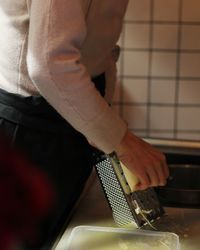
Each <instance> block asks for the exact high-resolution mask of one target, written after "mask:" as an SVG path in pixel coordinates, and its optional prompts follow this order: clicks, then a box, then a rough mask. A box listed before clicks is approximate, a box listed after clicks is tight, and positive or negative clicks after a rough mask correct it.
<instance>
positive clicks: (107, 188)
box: [94, 151, 164, 229]
mask: <svg viewBox="0 0 200 250" xmlns="http://www.w3.org/2000/svg"><path fill="white" fill-rule="evenodd" d="M94 161H95V163H94V165H95V168H96V171H97V175H98V177H99V179H100V183H101V185H102V187H103V190H104V193H105V195H106V198H107V200H108V203H109V205H110V207H111V210H112V214H113V219H114V221H115V222H116V224H117V225H119V226H126V225H130V224H134V225H135V226H136V227H137V228H144V227H145V226H146V225H147V228H149V227H150V228H153V229H156V228H155V226H154V224H155V223H154V222H155V221H157V220H158V219H159V218H160V217H161V216H162V215H163V214H164V209H163V208H162V206H161V205H160V202H159V200H158V198H157V195H156V193H155V191H154V189H153V188H148V189H146V190H144V191H134V192H132V191H131V189H130V187H129V185H128V183H127V179H126V177H125V175H124V172H123V169H122V167H121V165H120V162H119V160H118V158H117V156H116V154H114V153H113V154H111V155H107V154H104V153H102V152H100V151H95V152H94Z"/></svg>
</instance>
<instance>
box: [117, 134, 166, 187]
mask: <svg viewBox="0 0 200 250" xmlns="http://www.w3.org/2000/svg"><path fill="white" fill-rule="evenodd" d="M116 154H117V156H118V158H119V160H120V161H121V162H122V163H123V164H124V165H125V166H126V167H127V168H128V169H129V170H130V171H131V172H132V173H133V174H134V175H135V176H136V177H137V178H138V179H139V183H138V184H137V185H136V189H137V190H144V189H146V188H148V187H155V186H164V185H165V184H166V179H167V178H168V176H169V170H168V167H167V163H166V160H165V156H164V154H162V153H161V152H160V151H158V150H157V149H156V148H154V147H153V146H151V145H150V144H149V143H147V142H145V141H144V140H142V139H140V138H138V137H137V136H135V135H134V134H133V133H131V132H130V131H129V130H127V132H126V134H125V136H124V138H123V139H122V142H121V144H120V145H119V146H118V147H117V149H116Z"/></svg>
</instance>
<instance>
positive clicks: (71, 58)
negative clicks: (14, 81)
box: [27, 0, 126, 153]
mask: <svg viewBox="0 0 200 250" xmlns="http://www.w3.org/2000/svg"><path fill="white" fill-rule="evenodd" d="M86 33H87V27H86V23H85V17H84V13H83V9H82V6H81V2H80V1H79V0H77V1H75V0H68V1H66V0H59V1H57V0H43V1H41V0H34V1H32V3H31V7H30V23H29V34H28V36H29V40H28V53H27V65H28V71H29V75H30V78H31V80H32V81H33V83H34V84H35V86H36V87H37V89H38V91H39V92H40V93H41V95H42V96H44V97H45V98H46V100H47V101H48V102H49V103H50V104H51V105H52V106H53V107H54V108H55V109H56V110H57V111H58V112H59V113H60V115H62V116H63V117H64V118H65V119H66V120H67V121H68V122H69V123H70V124H71V125H72V126H73V127H74V128H75V129H76V130H78V131H79V132H81V133H82V134H83V135H84V136H85V137H86V138H87V139H88V140H90V141H91V142H93V143H94V144H95V145H96V146H97V147H98V148H99V149H101V150H102V151H104V152H106V153H110V152H112V151H113V150H115V147H117V146H118V145H119V143H120V141H121V139H122V137H123V136H124V134H125V131H126V124H125V122H124V121H123V120H122V119H121V118H120V117H119V116H118V115H117V114H115V113H114V112H113V111H112V110H111V108H110V107H109V106H108V105H107V103H106V101H105V100H104V99H103V98H102V97H101V96H100V94H99V93H98V91H97V90H96V89H95V87H94V85H93V84H92V82H91V80H90V76H89V74H88V72H87V69H86V68H85V67H84V65H83V64H82V63H81V53H80V50H81V46H82V44H83V42H84V39H85V37H86Z"/></svg>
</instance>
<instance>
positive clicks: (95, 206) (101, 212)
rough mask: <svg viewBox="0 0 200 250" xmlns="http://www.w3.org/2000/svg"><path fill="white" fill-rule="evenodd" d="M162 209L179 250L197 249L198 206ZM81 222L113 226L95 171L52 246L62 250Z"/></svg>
mask: <svg viewBox="0 0 200 250" xmlns="http://www.w3.org/2000/svg"><path fill="white" fill-rule="evenodd" d="M88 186H89V187H88ZM164 209H165V212H166V215H167V216H166V221H167V223H166V224H168V225H167V228H169V229H170V230H168V231H171V232H175V233H177V234H178V235H179V237H180V243H181V250H199V249H200V209H186V208H171V207H167V208H164ZM168 218H169V220H168ZM80 225H90V226H111V227H116V225H115V224H114V221H113V219H112V214H111V210H110V208H109V206H108V203H107V200H106V198H105V196H104V193H103V190H102V187H101V185H100V183H99V180H98V178H97V176H96V174H95V172H93V174H92V175H91V177H90V180H89V185H87V187H86V190H85V191H84V195H83V196H82V198H81V199H80V201H79V203H78V205H77V206H76V209H75V211H74V213H73V216H72V219H71V221H70V223H69V224H68V226H67V228H66V230H65V232H64V233H63V235H62V237H61V238H60V240H59V241H58V244H57V245H56V247H54V248H53V249H55V250H65V249H66V242H67V240H68V237H69V235H70V232H71V230H72V229H73V228H74V227H76V226H80ZM136 230H137V229H136ZM91 250H92V249H91Z"/></svg>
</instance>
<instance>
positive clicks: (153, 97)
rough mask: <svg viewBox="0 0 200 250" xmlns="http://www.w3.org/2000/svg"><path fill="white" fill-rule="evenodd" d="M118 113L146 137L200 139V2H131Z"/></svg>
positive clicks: (124, 36) (120, 66) (116, 101)
mask: <svg viewBox="0 0 200 250" xmlns="http://www.w3.org/2000/svg"><path fill="white" fill-rule="evenodd" d="M129 1H130V2H129V6H128V11H127V14H126V17H125V21H124V29H123V32H122V35H121V38H120V41H119V43H120V45H121V47H122V53H121V57H120V60H119V64H118V72H119V79H120V81H119V83H118V84H117V87H116V93H115V97H114V106H113V107H114V109H115V110H116V112H119V113H120V114H121V115H122V116H123V117H124V119H126V120H127V122H128V123H129V127H130V129H132V130H133V131H134V132H135V133H137V134H138V135H141V136H150V137H163V138H174V139H191V140H200V0H129Z"/></svg>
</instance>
